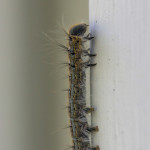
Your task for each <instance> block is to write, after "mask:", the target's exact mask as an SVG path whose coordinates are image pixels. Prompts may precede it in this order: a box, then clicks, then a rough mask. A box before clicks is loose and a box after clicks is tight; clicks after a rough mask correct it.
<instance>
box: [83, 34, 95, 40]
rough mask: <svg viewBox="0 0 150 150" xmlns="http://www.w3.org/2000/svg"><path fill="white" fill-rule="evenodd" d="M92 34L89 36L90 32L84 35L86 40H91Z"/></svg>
mask: <svg viewBox="0 0 150 150" xmlns="http://www.w3.org/2000/svg"><path fill="white" fill-rule="evenodd" d="M93 38H94V36H91V33H89V34H88V35H87V36H85V37H84V39H86V40H92V39H93Z"/></svg>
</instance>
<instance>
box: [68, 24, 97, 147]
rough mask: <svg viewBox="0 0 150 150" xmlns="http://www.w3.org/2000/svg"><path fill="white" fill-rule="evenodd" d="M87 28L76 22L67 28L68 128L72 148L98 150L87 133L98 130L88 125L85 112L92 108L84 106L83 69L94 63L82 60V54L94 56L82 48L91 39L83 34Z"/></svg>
mask: <svg viewBox="0 0 150 150" xmlns="http://www.w3.org/2000/svg"><path fill="white" fill-rule="evenodd" d="M86 30H87V25H86V24H78V25H75V26H73V27H71V29H70V30H69V33H68V37H69V48H68V56H69V61H70V63H69V73H70V75H69V79H70V89H69V107H68V108H69V114H70V123H71V125H70V129H71V133H72V140H73V146H72V148H73V149H74V150H99V147H98V146H96V147H91V145H90V139H89V134H90V133H92V132H95V131H98V127H97V126H96V127H90V126H89V125H88V122H87V118H86V114H87V113H90V112H92V111H93V110H94V109H93V108H88V107H86V97H85V92H86V87H85V81H86V73H85V69H86V68H87V67H90V66H94V65H95V64H90V61H87V62H83V55H86V56H95V55H91V54H89V53H88V50H84V45H83V43H84V42H85V41H87V40H91V39H92V37H90V36H89V35H87V36H84V33H85V32H86Z"/></svg>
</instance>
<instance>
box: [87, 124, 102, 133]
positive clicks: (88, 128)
mask: <svg viewBox="0 0 150 150" xmlns="http://www.w3.org/2000/svg"><path fill="white" fill-rule="evenodd" d="M86 130H87V131H88V132H90V133H93V132H98V131H99V129H98V126H96V127H87V128H86Z"/></svg>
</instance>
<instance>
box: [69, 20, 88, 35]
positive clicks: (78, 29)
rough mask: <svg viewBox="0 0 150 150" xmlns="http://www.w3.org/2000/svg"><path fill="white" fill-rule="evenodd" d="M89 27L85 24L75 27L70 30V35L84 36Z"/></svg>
mask: <svg viewBox="0 0 150 150" xmlns="http://www.w3.org/2000/svg"><path fill="white" fill-rule="evenodd" d="M87 27H88V25H87V24H85V23H82V24H77V25H74V26H72V27H71V28H70V30H69V35H73V36H83V35H84V33H85V32H86V30H87Z"/></svg>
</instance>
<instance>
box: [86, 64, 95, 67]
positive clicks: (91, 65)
mask: <svg viewBox="0 0 150 150" xmlns="http://www.w3.org/2000/svg"><path fill="white" fill-rule="evenodd" d="M96 65H97V63H93V64H87V65H86V66H87V67H94V66H96Z"/></svg>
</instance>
